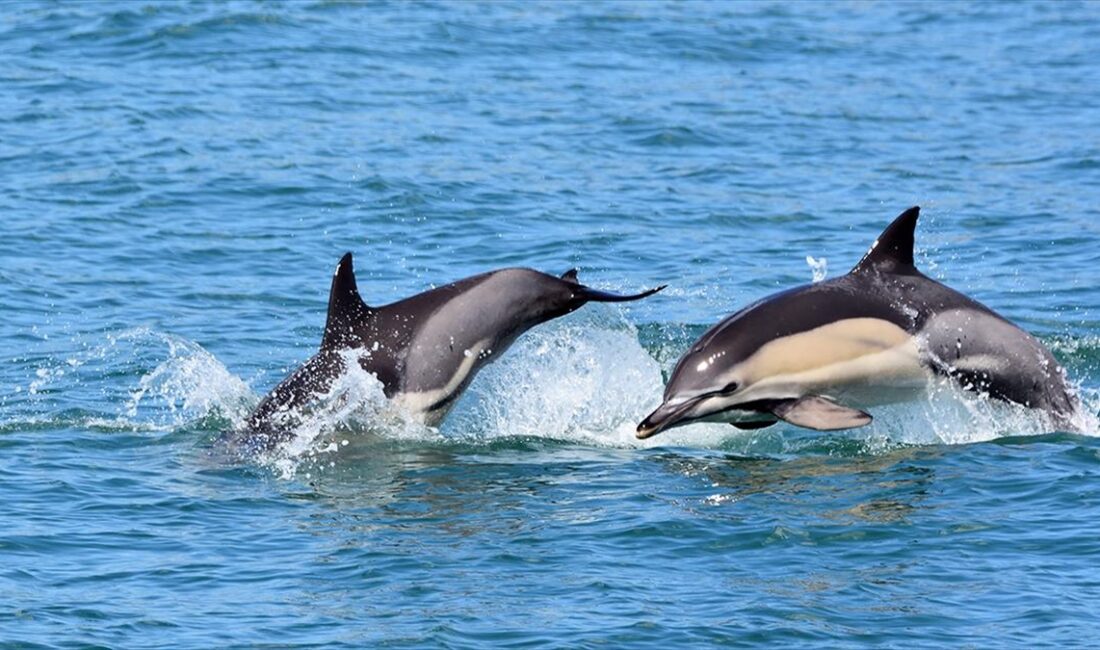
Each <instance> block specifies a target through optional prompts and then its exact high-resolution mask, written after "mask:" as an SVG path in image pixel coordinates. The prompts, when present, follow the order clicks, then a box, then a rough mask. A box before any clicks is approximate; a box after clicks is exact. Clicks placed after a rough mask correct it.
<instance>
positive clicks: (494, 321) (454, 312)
mask: <svg viewBox="0 0 1100 650" xmlns="http://www.w3.org/2000/svg"><path fill="white" fill-rule="evenodd" d="M663 288H664V286H663V285H662V286H660V287H657V288H655V289H650V290H648V291H644V292H642V293H639V294H635V295H630V296H621V295H616V294H611V293H605V292H603V291H597V290H595V289H591V288H589V287H586V286H584V285H583V284H580V282H578V280H577V270H576V269H572V270H570V271H567V272H565V273H564V274H562V276H561V277H560V278H559V277H554V276H551V275H546V274H545V273H540V272H538V271H534V270H531V269H524V268H508V269H501V270H498V271H491V272H489V273H482V274H481V275H475V276H473V277H470V278H466V279H465V280H459V281H457V282H453V283H451V284H448V285H446V286H442V287H439V288H436V289H432V290H430V291H425V292H424V293H420V294H417V295H415V296H412V297H409V298H405V299H404V300H399V301H397V302H395V303H392V304H389V305H385V306H382V307H371V306H368V305H367V304H366V303H365V302H363V299H362V298H361V297H360V296H359V289H358V287H357V286H356V282H355V273H354V270H353V268H352V257H351V253H348V254H346V255H344V257H343V258H342V259H341V260H340V263H339V265H338V266H337V267H336V273H335V275H334V276H333V278H332V289H331V292H330V294H329V303H328V318H327V320H326V322H325V332H324V336H323V338H322V339H321V349H320V350H319V351H318V352H317V354H315V355H314V356H313V357H311V358H310V359H309V360H308V361H306V362H305V363H304V364H303V365H302V366H301V367H300V368H298V369H297V370H295V371H294V372H292V373H291V374H290V375H289V376H288V377H287V378H286V379H284V380H283V381H282V383H280V384H279V385H278V386H276V387H275V389H274V390H273V391H271V393H270V394H269V395H267V397H265V398H264V399H263V400H262V401H261V402H260V404H259V405H258V406H257V407H256V409H255V411H253V413H252V415H251V416H250V417H249V419H248V422H247V428H248V430H249V431H251V432H254V433H259V434H263V435H267V436H271V435H277V434H279V433H285V432H280V431H279V428H280V427H285V421H283V420H281V419H280V418H282V417H283V414H286V413H288V412H296V411H298V410H299V409H301V408H303V407H308V405H309V404H310V402H311V401H313V400H315V399H316V398H317V397H318V396H320V395H323V394H324V393H326V392H327V391H328V390H329V389H330V388H331V387H332V384H333V381H334V380H335V379H336V378H337V377H338V376H340V374H341V373H343V372H344V370H345V367H344V363H345V362H344V359H345V357H346V354H345V353H346V351H348V350H352V351H354V357H355V358H356V359H358V362H359V365H360V366H361V367H362V368H363V369H364V370H366V371H367V372H369V373H372V374H373V375H375V376H376V377H377V378H378V380H379V381H380V382H381V383H382V386H383V390H384V392H385V395H386V397H388V398H391V399H392V400H394V401H395V402H397V403H398V404H399V405H401V406H402V407H403V408H404V409H406V410H407V411H409V412H411V413H413V414H414V415H416V416H418V417H419V418H420V419H421V420H422V421H424V422H425V423H426V424H430V425H435V424H438V423H439V422H440V421H441V420H442V419H443V417H444V416H445V415H446V413H447V411H448V410H450V408H451V406H452V405H453V404H454V402H455V400H456V399H457V398H458V396H459V395H461V394H462V391H463V390H465V388H466V387H467V386H468V385H469V383H470V381H471V380H472V379H473V378H474V375H476V374H477V372H478V370H480V369H481V368H482V367H484V366H485V364H487V363H489V362H490V361H492V360H494V359H496V358H497V357H499V356H500V355H501V354H503V353H504V351H505V350H506V349H507V348H508V346H509V345H511V344H512V343H513V342H514V341H515V340H516V339H517V338H518V337H519V336H520V335H521V334H523V333H524V332H526V331H527V330H529V329H531V328H532V327H534V326H536V325H538V324H540V323H545V322H546V321H548V320H551V319H554V318H557V317H559V316H564V315H565V314H568V313H570V312H572V311H574V310H576V309H578V308H580V307H581V306H583V305H584V304H585V303H587V302H592V301H594V302H625V301H629V300H640V299H642V298H645V297H647V296H650V295H652V294H654V293H656V292H658V291H660V290H661V289H663Z"/></svg>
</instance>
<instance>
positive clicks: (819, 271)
mask: <svg viewBox="0 0 1100 650" xmlns="http://www.w3.org/2000/svg"><path fill="white" fill-rule="evenodd" d="M806 264H809V265H810V271H811V272H812V273H813V281H814V282H821V281H822V280H824V279H825V278H826V277H828V275H829V260H828V258H825V257H822V258H821V259H818V258H816V257H814V256H813V255H807V256H806Z"/></svg>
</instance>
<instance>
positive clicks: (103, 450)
mask: <svg viewBox="0 0 1100 650" xmlns="http://www.w3.org/2000/svg"><path fill="white" fill-rule="evenodd" d="M1098 62H1100V11H1098V9H1097V5H1095V4H1089V3H1072V2H1060V3H976V4H969V3H942V4H940V3H875V4H870V3H861V2H838V3H774V4H773V3H717V2H716V3H689V2H682V3H667V4H666V3H656V2H645V3H565V2H561V3H526V2H523V3H453V4H452V3H416V4H412V3H370V4H358V3H344V2H311V1H302V2H292V3H253V2H224V3H205V2H195V3H185V2H179V3H177V2H162V3H154V2H141V1H135V2H95V3H91V2H89V3H53V2H43V3H21V2H14V3H8V4H5V5H3V6H0V91H2V92H0V208H2V212H0V214H2V217H0V308H2V316H0V323H2V327H0V358H2V363H0V558H2V562H0V645H3V646H4V647H117V648H161V647H178V648H185V647H192V648H211V647H242V646H249V647H326V648H331V647H348V648H360V647H375V646H382V645H388V646H398V647H482V646H508V647H535V646H558V647H571V648H574V647H595V646H602V647H653V648H668V647H689V646H710V645H735V646H751V645H764V644H767V645H768V646H769V647H776V646H780V647H782V646H793V647H809V646H825V647H852V646H867V647H904V648H912V647H935V646H966V647H1003V646H1016V647H1058V648H1062V647H1066V646H1074V645H1079V646H1088V645H1091V644H1092V643H1094V641H1095V638H1096V634H1097V633H1098V632H1100V617H1098V616H1097V614H1096V606H1097V603H1098V602H1100V573H1097V559H1098V558H1100V523H1098V522H1100V440H1098V439H1097V438H1096V437H1094V434H1096V433H1097V431H1096V429H1095V419H1094V416H1095V413H1096V412H1097V410H1098V409H1100V398H1098V394H1100V283H1098V282H1097V278H1098V268H1100V208H1098V205H1100V149H1098V144H1097V143H1098V142H1100V121H1098V119H1097V117H1098V115H1097V110H1096V107H1097V106H1098V105H1100V64H1098ZM918 204H919V205H921V206H922V208H923V212H922V215H923V216H922V218H921V222H920V224H919V226H918V232H917V258H918V265H919V266H920V267H921V268H922V269H923V270H924V271H925V272H926V273H928V274H929V275H931V276H933V277H935V278H937V279H940V280H942V281H944V282H946V283H948V284H949V285H951V286H953V287H955V288H957V289H959V290H961V291H963V292H965V293H967V294H969V295H971V296H973V297H975V298H976V299H978V300H980V301H982V302H983V303H985V304H987V305H989V306H990V307H991V308H993V309H995V310H997V311H998V312H1000V313H1002V314H1004V315H1005V316H1006V317H1007V318H1010V319H1011V320H1013V321H1014V322H1016V323H1018V324H1019V325H1020V326H1021V327H1023V328H1025V329H1026V330H1028V331H1029V332H1031V333H1033V334H1035V335H1036V336H1038V337H1039V338H1040V339H1041V340H1043V341H1044V342H1045V343H1046V344H1047V345H1048V346H1049V347H1050V348H1051V349H1052V350H1053V352H1054V354H1055V356H1056V357H1057V358H1058V359H1059V360H1060V361H1061V362H1062V363H1063V364H1064V365H1065V367H1066V369H1067V372H1068V375H1069V377H1070V379H1071V381H1072V382H1073V384H1074V385H1075V386H1076V387H1077V388H1078V390H1079V391H1080V393H1081V396H1082V400H1083V403H1084V405H1085V410H1086V413H1085V414H1084V416H1083V417H1084V419H1085V420H1084V421H1085V426H1083V427H1082V431H1081V432H1075V433H1069V432H1050V431H1047V430H1046V429H1045V428H1044V427H1043V426H1042V422H1041V421H1040V420H1039V419H1037V418H1035V417H1034V416H1033V415H1031V414H1028V413H1026V412H1022V411H1020V410H1019V409H1013V408H1011V407H1008V406H1005V405H1000V404H994V403H991V402H989V401H987V400H984V399H982V398H981V397H980V396H965V395H963V396H960V395H958V394H956V393H955V392H954V391H952V390H951V389H950V387H949V386H943V385H934V386H931V387H930V390H929V396H928V398H927V399H923V400H920V401H918V402H916V403H913V404H905V405H898V406H892V407H888V408H882V409H876V410H875V413H874V415H875V418H876V419H875V422H874V424H873V425H872V426H870V427H867V428H864V429H858V430H853V431H845V432H834V433H819V432H809V431H805V430H800V429H796V428H793V427H789V426H782V425H781V426H775V427H772V428H768V429H763V430H759V431H748V432H744V431H738V430H736V429H733V428H732V427H729V426H726V425H717V424H709V425H708V424H701V425H695V426H689V427H684V428H680V429H677V430H675V431H671V432H667V433H662V434H661V435H659V436H657V437H655V438H652V439H650V440H646V441H638V440H637V439H636V438H635V437H634V435H633V430H634V426H635V425H636V423H637V422H638V421H639V420H640V419H641V418H642V417H643V416H644V415H645V414H646V413H647V412H648V411H649V410H650V409H652V408H654V407H655V406H656V405H657V404H658V403H659V401H660V396H661V391H662V389H663V384H664V380H665V379H666V377H667V374H668V372H669V371H670V369H671V367H672V366H673V365H674V363H675V361H676V359H677V358H678V357H679V355H680V354H681V353H682V352H683V351H684V350H685V349H686V348H687V347H688V345H689V344H690V343H691V342H692V341H693V340H694V339H695V338H696V337H697V336H699V335H700V334H701V333H702V332H703V331H704V330H705V329H706V328H707V327H709V326H710V325H712V324H713V323H715V322H716V321H717V320H718V319H720V318H722V317H723V316H725V315H726V314H729V313H731V312H733V311H734V310H736V309H738V308H739V307H741V306H744V305H746V304H748V303H749V302H751V301H753V300H756V299H758V298H761V297H763V296H766V295H768V294H769V293H772V292H774V291H777V290H780V289H784V288H788V287H792V286H795V285H797V284H800V283H807V282H811V281H813V280H815V279H817V280H820V279H821V278H823V277H835V276H837V275H839V274H842V273H844V272H846V271H847V269H848V268H850V267H851V265H853V264H854V263H855V262H856V261H857V260H858V259H859V257H860V256H861V255H862V253H863V252H864V251H865V250H866V249H867V248H868V246H869V245H870V243H871V242H872V241H873V240H874V238H875V237H876V236H877V235H878V233H879V232H880V231H881V229H882V228H883V227H885V225H886V224H887V223H889V221H890V220H891V219H892V218H893V217H894V216H895V215H897V214H898V213H900V212H901V211H902V210H904V209H905V208H908V207H909V206H911V205H918ZM346 251H351V252H353V253H354V254H355V256H356V257H355V259H356V267H357V274H358V279H359V288H360V290H361V292H362V294H363V296H364V297H365V299H366V300H367V301H368V302H370V303H372V304H384V303H387V302H390V301H392V300H395V299H398V298H401V297H404V296H407V295H411V294H413V293H416V292H419V291H423V290H425V289H428V288H431V287H434V286H439V285H442V284H444V283H447V282H449V281H452V280H455V279H458V278H461V277H465V276H468V275H472V274H475V273H479V272H482V271H486V270H490V269H494V268H499V267H504V266H513V265H522V266H530V267H533V268H536V269H540V270H543V271H546V272H550V273H555V274H557V273H561V272H563V271H565V270H567V269H569V268H573V267H577V268H579V269H580V278H581V280H582V281H583V282H585V283H586V284H589V285H591V286H593V287H597V288H601V289H606V290H613V291H621V292H634V291H639V290H643V289H645V288H648V287H651V286H655V285H657V284H664V283H667V284H669V288H668V289H666V290H665V291H664V292H662V293H661V294H658V295H656V296H654V297H652V298H649V299H647V300H645V301H642V302H638V303H630V304H625V305H617V306H610V305H595V304H594V305H589V306H586V307H585V308H583V309H582V310H580V311H578V312H576V313H575V314H572V315H570V316H568V317H566V318H562V319H560V320H557V321H554V322H552V323H549V324H547V325H544V326H540V327H539V328H536V329H535V330H533V331H531V332H529V333H528V334H526V335H525V336H524V337H522V338H521V339H520V340H519V341H518V342H517V343H516V344H515V345H514V346H513V347H512V349H510V350H509V351H507V352H506V353H505V354H504V355H502V356H501V358H500V360H499V361H497V362H496V363H494V364H492V365H490V366H489V367H488V368H486V370H485V371H483V372H482V373H481V374H480V375H479V376H478V377H477V378H476V380H475V381H474V382H473V384H472V386H471V388H470V390H469V391H468V392H467V394H466V395H465V396H464V397H463V398H462V399H461V400H460V402H459V403H458V405H457V406H456V408H455V410H454V411H453V412H452V413H451V415H450V417H449V418H448V419H447V420H446V421H445V422H444V424H443V425H442V426H441V427H440V428H438V429H433V428H427V427H423V426H421V425H418V424H416V423H415V422H412V421H409V419H408V418H407V417H404V416H403V415H402V414H401V413H399V412H394V411H393V409H392V408H391V407H390V405H388V404H387V403H386V401H385V400H384V398H383V397H382V396H381V391H380V388H379V386H378V384H377V382H376V381H375V380H374V379H373V378H372V377H370V376H369V375H365V374H350V375H348V376H345V377H343V378H341V380H340V382H338V385H337V387H336V388H335V389H334V392H333V395H331V396H330V398H331V399H329V400H328V401H327V402H325V403H324V404H323V405H322V406H321V407H319V408H318V409H316V410H315V411H314V413H313V414H312V415H311V417H310V418H309V420H308V422H306V423H305V425H304V426H303V428H302V429H301V430H300V431H299V432H298V435H296V436H295V438H294V439H292V440H291V441H289V442H287V443H286V444H283V445H280V446H279V447H277V448H276V449H273V450H270V451H262V452H261V451H257V450H250V449H248V448H247V447H245V448H241V447H238V446H234V445H231V444H226V442H225V441H226V436H225V432H227V431H232V430H234V429H235V428H237V427H239V426H240V425H241V423H242V422H243V420H244V419H245V418H246V417H247V414H248V412H249V410H250V409H251V408H252V407H253V406H254V405H255V404H256V402H257V401H258V400H259V398H260V397H261V396H262V395H264V394H265V393H266V391H268V390H270V389H271V387H273V386H274V385H275V384H276V383H277V382H278V381H279V380H280V379H281V378H282V377H283V376H285V374H286V373H287V372H289V371H290V370H292V369H293V368H294V367H296V366H297V365H298V364H299V363H301V362H302V361H303V360H304V359H306V358H307V357H308V356H309V355H311V354H312V353H313V352H314V351H315V349H316V348H317V345H318V343H319V340H320V336H321V330H322V327H323V323H324V317H325V306H326V302H327V292H328V287H329V280H330V277H331V273H332V270H333V268H334V267H335V264H336V261H337V260H338V259H339V257H340V256H341V255H342V254H343V253H344V252H346ZM1090 418H1092V419H1090Z"/></svg>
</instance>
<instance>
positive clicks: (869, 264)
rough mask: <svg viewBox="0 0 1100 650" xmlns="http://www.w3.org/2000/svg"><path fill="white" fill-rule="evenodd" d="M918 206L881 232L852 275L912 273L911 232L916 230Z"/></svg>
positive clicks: (913, 268)
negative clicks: (866, 272)
mask: <svg viewBox="0 0 1100 650" xmlns="http://www.w3.org/2000/svg"><path fill="white" fill-rule="evenodd" d="M919 216H920V206H916V205H915V206H913V207H911V208H909V209H908V210H906V211H905V212H902V213H901V214H900V215H898V218H897V219H894V222H893V223H891V224H890V225H889V226H887V227H886V230H883V231H882V234H881V235H879V236H878V239H876V240H875V243H873V244H871V250H869V251H867V254H866V255H864V256H863V259H861V260H860V261H859V264H856V266H855V268H853V269H852V273H859V272H861V271H870V270H875V271H885V272H888V273H912V272H914V271H916V267H914V266H913V231H914V230H916V228H917V217H919Z"/></svg>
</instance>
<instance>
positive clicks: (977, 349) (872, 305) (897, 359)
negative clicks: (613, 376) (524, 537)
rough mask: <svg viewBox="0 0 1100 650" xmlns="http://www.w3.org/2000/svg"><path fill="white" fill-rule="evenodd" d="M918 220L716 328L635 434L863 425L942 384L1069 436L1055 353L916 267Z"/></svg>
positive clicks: (898, 225) (1068, 396)
mask: <svg viewBox="0 0 1100 650" xmlns="http://www.w3.org/2000/svg"><path fill="white" fill-rule="evenodd" d="M919 214H920V208H919V207H913V208H910V209H908V210H906V211H905V212H903V213H902V214H901V215H900V216H899V217H898V218H897V219H895V220H894V222H893V223H892V224H890V226H889V227H887V228H886V230H885V231H884V232H883V233H882V234H881V235H879V238H878V239H877V240H875V243H874V244H872V245H871V249H870V251H868V253H867V254H866V255H865V256H864V257H863V259H862V260H860V262H859V263H858V264H856V266H855V268H854V269H852V271H851V272H850V273H848V274H847V275H844V276H842V277H839V278H835V279H832V280H828V281H825V282H820V283H817V284H811V285H807V286H803V287H798V288H795V289H790V290H787V291H783V292H780V293H777V294H774V295H771V296H768V297H767V298H764V299H763V300H760V301H758V302H756V303H754V304H751V305H749V306H748V307H745V308H744V309H742V310H741V311H739V312H737V313H735V314H733V315H732V316H729V317H727V318H726V319H725V320H723V321H721V322H720V323H718V324H717V325H715V326H714V327H712V328H710V330H708V331H707V332H706V333H704V334H703V336H702V338H700V339H699V340H698V341H696V342H695V343H694V344H693V345H692V346H691V348H690V349H689V350H688V351H687V352H686V353H685V354H684V356H683V357H681V358H680V360H679V361H678V362H677V364H676V367H675V368H674V369H673V371H672V376H671V377H670V378H669V382H668V386H667V387H666V388H665V393H664V401H663V403H662V404H661V405H660V406H659V407H658V408H657V409H656V410H655V411H653V412H652V413H650V414H649V416H648V417H646V418H645V420H643V421H642V422H641V424H639V425H638V431H637V436H638V437H639V438H648V437H650V436H654V435H656V434H658V433H660V432H661V431H664V430H665V429H668V428H670V427H676V426H681V425H684V424H687V423H689V422H695V421H718V422H729V423H731V424H733V425H734V426H736V427H739V428H742V429H757V428H761V427H766V426H770V425H772V424H775V423H776V422H777V421H779V420H783V421H785V422H789V423H791V424H794V425H797V426H800V427H806V428H809V429H818V430H835V429H849V428H854V427H861V426H864V425H866V424H869V423H870V422H871V416H870V415H869V414H868V413H866V412H865V411H863V410H862V408H863V407H867V406H874V405H877V404H888V403H892V402H899V401H905V400H908V399H913V398H915V397H917V396H919V395H920V394H922V392H923V391H924V390H925V388H926V386H927V385H928V380H929V378H931V377H933V376H936V375H939V376H946V377H950V378H952V379H953V380H955V381H956V382H957V383H958V384H959V385H961V386H962V387H963V388H965V389H968V390H972V391H977V392H981V393H986V394H988V395H990V396H991V397H994V398H997V399H1000V400H1003V401H1006V402H1012V403H1015V404H1020V405H1023V406H1026V407H1030V408H1034V409H1040V410H1042V411H1044V412H1046V413H1047V414H1049V416H1050V417H1051V419H1052V422H1053V423H1054V424H1055V426H1058V427H1067V428H1068V427H1072V424H1071V422H1072V418H1073V416H1074V414H1075V413H1076V411H1077V408H1078V402H1077V398H1076V396H1075V395H1074V393H1073V391H1072V390H1070V387H1069V386H1068V385H1067V383H1066V378H1065V371H1063V370H1062V368H1061V367H1060V366H1059V365H1058V362H1057V361H1055V360H1054V357H1053V356H1051V354H1050V351H1048V350H1047V349H1046V348H1045V347H1044V346H1043V345H1042V344H1041V343H1040V342H1039V341H1037V340H1036V339H1035V338H1034V337H1033V336H1031V335H1030V334H1028V333H1027V332H1024V331H1023V330H1021V329H1020V328H1018V327H1016V326H1015V325H1013V324H1012V323H1010V322H1008V321H1007V320H1005V319H1004V318H1002V317H1000V316H998V315H997V314H995V313H994V312H993V311H992V310H990V309H989V308H988V307H985V306H984V305H982V304H980V303H978V302H976V301H974V300H971V299H970V298H967V297H966V296H964V295H962V294H961V293H959V292H957V291H954V290H953V289H950V288H948V287H946V286H944V285H942V284H940V283H939V282H936V281H935V280H933V279H931V278H929V277H927V276H925V275H924V274H922V273H921V272H920V271H918V270H917V268H916V267H915V266H914V265H913V235H914V231H915V229H916V225H917V217H918V216H919Z"/></svg>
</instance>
